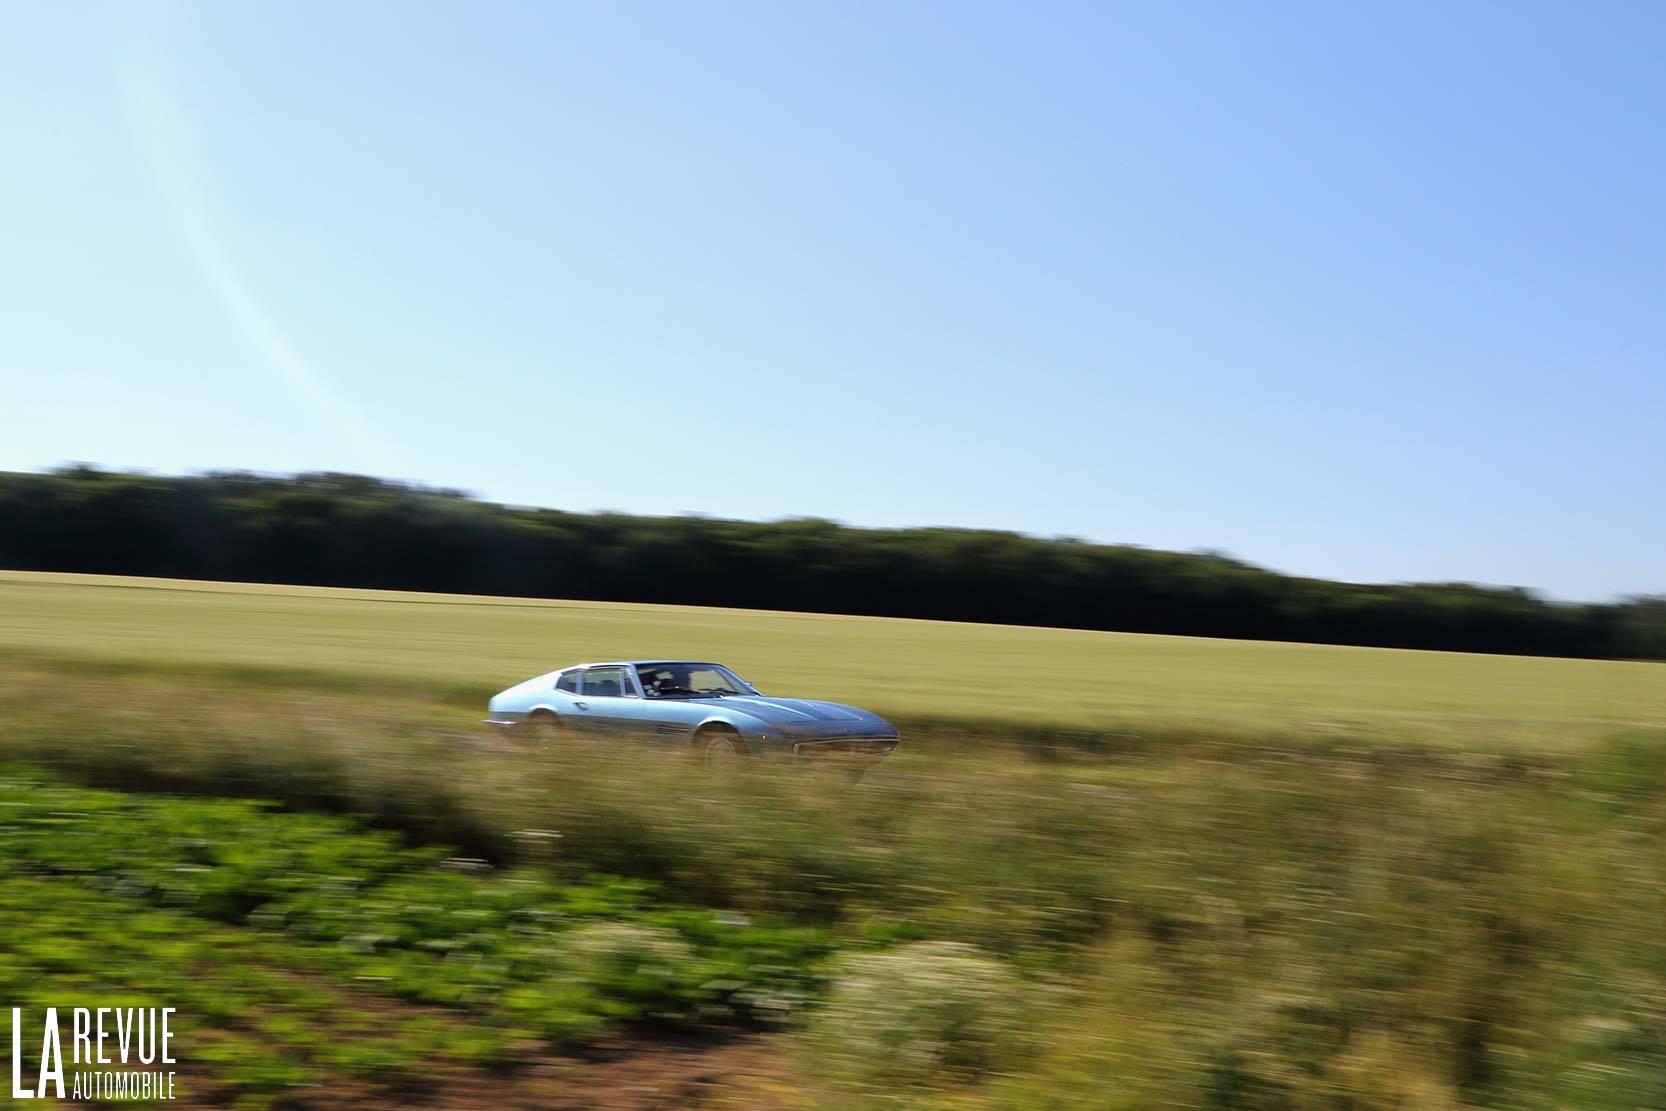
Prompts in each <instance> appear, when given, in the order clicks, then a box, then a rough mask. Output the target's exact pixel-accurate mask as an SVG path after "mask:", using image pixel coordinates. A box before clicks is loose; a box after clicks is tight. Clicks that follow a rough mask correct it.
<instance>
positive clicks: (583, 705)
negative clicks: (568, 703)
mask: <svg viewBox="0 0 1666 1111" xmlns="http://www.w3.org/2000/svg"><path fill="white" fill-rule="evenodd" d="M573 705H574V706H577V707H578V708H579V709H581V710H588V709H589V708H590V703H588V702H575V703H573Z"/></svg>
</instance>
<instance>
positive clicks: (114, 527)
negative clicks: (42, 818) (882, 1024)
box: [0, 467, 1666, 659]
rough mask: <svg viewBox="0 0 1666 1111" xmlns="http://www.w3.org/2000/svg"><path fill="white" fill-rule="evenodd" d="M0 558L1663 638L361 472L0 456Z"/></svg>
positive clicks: (1070, 620)
mask: <svg viewBox="0 0 1666 1111" xmlns="http://www.w3.org/2000/svg"><path fill="white" fill-rule="evenodd" d="M0 566H5V567H12V568H18V569H26V570H36V571H68V572H77V571H78V572H91V573H97V574H120V575H159V576H168V577H175V578H190V579H204V580H222V581H228V582H272V583H306V584H311V585H318V586H349V587H374V588H380V589H395V590H419V591H448V592H452V593H463V594H490V595H502V596H510V597H514V596H520V597H529V598H583V599H592V600H612V601H631V602H652V603H678V604H685V605H702V606H745V607H747V608H750V609H776V610H787V611H813V612H822V613H849V614H857V613H859V614H873V615H881V616H889V617H918V618H933V619H939V620H949V621H976V622H991V623H999V624H1008V625H1034V626H1048V627H1057V628H1072V629H1101V630H1117V631H1122V632H1138V633H1165V634H1179V635H1184V636H1213V637H1233V638H1243V639H1253V640H1276V641H1295V642H1305V643H1334V644H1360V645H1374V646H1379V647H1389V648H1431V649H1443V650H1448V651H1466V652H1493V653H1503V654H1510V655H1535V656H1574V657H1589V658H1625V659H1638V658H1654V659H1662V658H1666V600H1663V599H1652V600H1651V599H1634V600H1632V601H1629V602H1626V603H1616V604H1608V605H1566V604H1559V603H1553V602H1548V601H1546V600H1544V599H1541V598H1538V597H1535V596H1534V595H1532V594H1530V593H1529V592H1527V591H1525V590H1520V589H1496V588H1488V587H1480V586H1473V585H1468V584H1463V583H1422V584H1400V585H1360V584H1352V583H1338V582H1327V581H1324V580H1320V579H1304V578H1296V577H1293V576H1289V575H1281V574H1277V573H1275V572H1272V571H1267V570H1264V569H1262V568H1259V567H1253V566H1251V565H1249V564H1246V563H1242V562H1240V561H1238V560H1235V559H1231V558H1229V557H1226V556H1222V555H1214V554H1208V553H1186V554H1182V553H1176V552H1158V551H1150V550H1147V549H1143V548H1138V547H1132V546H1127V545H1121V546H1112V545H1099V544H1088V543H1083V542H1080V541H1074V540H1059V539H1054V540H1045V539H1038V538H1034V537H1026V536H1020V535H1017V534H1015V533H1010V532H994V531H975V530H968V529H945V528H936V529H903V530H883V529H852V528H845V527H842V526H839V525H836V524H833V523H832V522H829V521H819V520H795V521H778V522H773V523H762V524H760V523H749V522H744V521H721V520H709V519H705V518H697V517H677V518H653V517H630V516H624V515H621V514H613V513H601V514H579V513H563V512H559V511H556V510H547V509H521V508H512V507H507V506H501V505H493V504H489V503H485V502H479V501H474V500H472V499H470V498H468V497H466V496H464V495H463V494H461V493H459V492H457V491H452V490H427V489H420V488H414V487H408V486H402V485H399V484H397V483H390V482H384V481H381V480H378V479H374V478H366V477H363V476H359V475H342V474H313V475H297V476H294V477H289V478H274V477H263V476H258V475H250V474H214V475H206V476H201V477H195V478H165V477H157V476H150V475H136V474H113V473H106V472H101V471H98V470H94V469H91V468H86V467H71V468H66V469H63V470H60V471H57V472H54V473H52V474H47V475H27V474H3V473H0Z"/></svg>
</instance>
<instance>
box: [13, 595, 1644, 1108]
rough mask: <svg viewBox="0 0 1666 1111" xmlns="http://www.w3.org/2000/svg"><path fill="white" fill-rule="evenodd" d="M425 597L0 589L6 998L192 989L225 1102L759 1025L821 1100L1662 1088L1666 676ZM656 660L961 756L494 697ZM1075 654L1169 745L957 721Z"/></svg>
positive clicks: (1514, 1096)
mask: <svg viewBox="0 0 1666 1111" xmlns="http://www.w3.org/2000/svg"><path fill="white" fill-rule="evenodd" d="M396 599H404V600H396ZM427 602H428V603H431V604H425V603H424V602H423V601H422V600H420V599H413V598H411V597H410V596H397V595H396V596H386V595H374V594H365V595H357V594H354V593H353V592H345V593H343V592H328V591H324V592H320V591H308V590H291V589H287V588H259V589H242V588H235V587H233V588H222V587H213V586H204V587H202V588H200V589H199V588H197V587H192V588H190V589H182V588H180V586H179V585H178V584H172V585H160V586H155V585H137V586H116V585H110V584H108V583H103V582H101V581H98V580H93V581H60V580H59V579H58V578H56V577H44V578H43V577H40V576H26V577H18V576H6V577H5V580H4V581H3V582H0V645H3V646H4V649H5V651H4V652H3V653H0V766H3V768H0V994H4V995H6V996H8V997H10V998H12V999H13V1000H14V1001H16V1003H15V1004H14V1005H25V1004H27V1005H33V1004H35V1003H45V1002H50V1001H52V1000H56V999H63V998H65V997H71V998H82V997H86V996H97V997H99V1001H102V999H103V998H106V997H108V998H113V999H119V1000H132V1001H133V1003H134V1005H177V1006H179V1007H180V1015H181V1023H180V1025H181V1027H182V1028H186V1029H190V1030H191V1033H190V1035H189V1039H190V1040H188V1041H186V1042H182V1043H181V1048H182V1053H181V1055H180V1056H181V1064H180V1066H179V1068H180V1071H181V1074H182V1077H183V1078H185V1079H186V1080H187V1081H188V1082H189V1083H190V1084H191V1085H192V1088H191V1089H190V1090H191V1091H192V1092H193V1094H194V1096H195V1097H197V1098H199V1099H201V1100H204V1101H207V1102H230V1101H241V1102H244V1103H250V1104H261V1103H266V1102H271V1101H277V1102H279V1103H282V1102H284V1101H294V1100H297V1099H300V1098H303V1097H304V1096H305V1094H306V1093H307V1092H308V1091H309V1090H317V1086H318V1085H320V1084H322V1083H341V1082H351V1083H355V1084H361V1085H368V1086H370V1088H371V1089H373V1090H382V1091H387V1092H398V1091H405V1090H408V1089H409V1086H410V1085H411V1084H412V1083H414V1082H418V1081H420V1080H421V1078H423V1077H425V1076H432V1075H436V1074H442V1075H443V1074H448V1073H455V1072H457V1071H459V1070H463V1071H467V1070H480V1069H498V1070H504V1069H514V1068H517V1067H518V1066H519V1065H520V1064H521V1063H523V1062H526V1061H528V1060H535V1059H537V1058H538V1057H539V1055H541V1054H547V1053H550V1052H552V1051H554V1050H556V1049H559V1048H561V1047H567V1046H572V1045H576V1044H581V1043H584V1042H586V1041H588V1040H589V1039H593V1038H595V1037H597V1036H600V1035H601V1034H603V1033H606V1032H608V1031H615V1032H617V1031H621V1030H624V1031H633V1030H640V1029H643V1028H645V1027H665V1026H680V1027H689V1026H698V1027H701V1028H707V1027H710V1026H713V1025H716V1026H718V1027H720V1028H733V1027H742V1026H749V1027H757V1026H760V1025H761V1026H765V1027H768V1028H772V1029H779V1030H780V1031H781V1033H780V1035H779V1037H780V1041H781V1044H782V1045H784V1046H788V1047H790V1055H791V1059H792V1061H794V1062H795V1064H794V1066H793V1071H792V1073H791V1076H792V1080H793V1083H794V1085H795V1086H796V1087H797V1088H798V1089H799V1093H798V1096H796V1097H795V1099H796V1100H797V1102H798V1103H799V1104H811V1103H813V1104H817V1105H821V1106H825V1107H829V1108H867V1107H875V1108H877V1107H885V1108H920V1109H926V1108H931V1109H940V1111H950V1109H953V1111H985V1109H987V1111H995V1109H1001V1111H1007V1109H1014V1111H1031V1109H1033V1111H1042V1109H1054V1108H1060V1107H1070V1108H1073V1109H1077V1108H1081V1109H1088V1111H1092V1109H1104V1111H1112V1109H1124V1108H1127V1109H1132V1108H1142V1107H1152V1106H1162V1107H1174V1108H1197V1109H1200V1111H1202V1109H1234V1111H1298V1109H1307V1108H1313V1109H1331V1108H1336V1109H1341V1108H1351V1109H1374V1108H1383V1109H1387V1108H1409V1107H1415V1108H1436V1109H1440V1108H1453V1109H1456V1108H1468V1107H1497V1108H1512V1109H1516V1108H1544V1109H1545V1111H1551V1109H1554V1108H1565V1107H1580V1108H1582V1109H1588V1111H1622V1109H1623V1111H1635V1109H1637V1108H1647V1107H1660V1106H1666V931H1662V930H1661V929H1660V923H1661V922H1662V921H1666V854H1662V853H1661V852H1660V846H1661V844H1663V843H1666V730H1662V729H1660V728H1649V727H1648V726H1649V725H1651V724H1653V725H1656V726H1658V725H1659V723H1660V700H1661V691H1660V689H1659V683H1660V681H1661V677H1662V676H1663V675H1666V668H1661V667H1660V666H1659V665H1625V664H1600V663H1584V662H1564V661H1547V660H1520V659H1502V658H1494V657H1467V656H1435V655H1433V654H1424V653H1392V652H1370V651H1363V650H1351V649H1326V648H1309V647H1303V646H1280V645H1271V646H1267V645H1259V646H1258V645H1239V644H1224V643H1221V642H1208V641H1180V640H1171V639H1168V638H1124V637H1114V636H1106V635H1104V634H1056V633H1051V632H1047V631H1044V630H1010V629H994V628H983V627H973V626H959V625H936V624H930V623H917V622H887V621H866V620H861V619H841V618H819V617H818V618H805V617H796V616H794V615H772V614H762V615H748V614H736V613H725V612H713V611H698V610H674V609H665V610H661V609H653V608H646V607H606V606H588V605H580V606H568V605H566V604H548V605H544V604H530V605H524V606H523V605H520V604H517V603H513V602H503V601H498V600H458V599H428V600H427ZM650 642H652V643H650ZM584 645H595V646H594V647H584ZM1136 648H1137V649H1138V650H1136ZM789 649H790V650H789ZM1165 652H1166V653H1168V654H1167V655H1165ZM683 653H686V654H689V655H712V656H718V657H720V658H723V659H725V660H727V661H729V662H731V663H733V664H734V665H735V666H737V667H738V668H739V669H740V670H741V671H742V673H743V674H747V675H748V676H749V677H751V678H753V679H755V680H756V681H758V682H759V683H760V684H762V685H764V686H766V688H768V689H775V688H777V687H779V688H780V689H783V690H788V691H795V692H799V693H811V694H825V695H833V696H840V697H848V698H851V699H852V700H854V701H858V702H864V703H868V704H871V705H873V706H874V707H875V708H878V709H883V710H886V711H888V712H890V713H892V714H895V715H896V716H898V717H901V718H909V717H911V716H912V717H913V718H914V719H917V720H922V721H924V720H937V721H938V722H940V723H941V722H946V721H950V720H952V719H954V718H955V717H956V716H957V715H964V716H965V719H966V720H969V721H974V722H975V723H976V725H977V729H978V730H979V731H981V733H980V738H979V739H980V743H977V744H975V745H974V744H972V743H971V740H972V738H971V735H970V734H967V735H965V736H964V737H963V736H962V735H961V734H957V733H955V732H954V731H953V726H951V725H946V724H940V725H939V727H938V729H937V731H936V732H934V733H933V734H932V735H931V736H930V737H929V738H928V739H927V740H926V741H924V742H923V743H916V744H912V745H909V746H906V747H905V748H904V749H903V750H902V751H901V752H900V753H899V756H898V758H897V759H896V760H895V762H894V763H890V762H888V763H889V766H888V767H887V768H886V769H885V770H883V771H881V772H880V773H876V774H875V775H873V776H871V777H870V780H869V782H866V783H864V784H862V785H859V786H852V785H848V784H844V783H842V782H836V781H830V780H828V779H826V778H824V777H819V776H815V775H810V774H805V773H803V772H801V771H795V770H793V769H773V770H769V769H765V770H760V771H759V772H758V773H757V774H753V775H749V776H745V777H742V778H740V779H738V780H732V781H730V780H720V779H711V778H706V777H702V776H698V775H691V774H690V771H689V769H688V767H687V766H686V765H685V763H684V762H682V761H680V760H676V759H652V758H649V757H648V756H647V755H646V754H645V753H644V752H642V751H641V750H636V749H610V748H607V747H584V746H576V747H565V748H555V749H540V750H528V749H522V748H517V747H515V746H513V745H510V744H506V743H505V742H503V741H501V740H499V739H496V738H491V737H487V736H485V735H483V734H481V733H480V732H479V731H478V729H476V728H475V726H474V724H473V719H474V717H476V716H477V713H476V710H475V701H474V700H476V699H477V695H478V693H480V692H483V691H485V690H488V689H494V688H495V687H496V686H497V685H499V684H500V683H505V682H507V681H508V680H509V679H512V678H515V677H516V676H518V675H521V674H525V673H530V672H532V671H535V670H538V669H539V668H540V667H547V666H551V665H553V664H554V663H556V662H559V661H561V660H562V659H565V658H578V657H581V656H593V657H601V656H627V655H638V654H645V655H654V654H683ZM951 660H952V661H958V662H959V666H958V668H955V667H948V664H949V662H950V661H951ZM1083 660H1091V661H1093V668H1090V669H1089V670H1093V671H1094V673H1095V674H1100V675H1102V676H1103V678H1102V679H1101V681H1099V682H1098V683H1097V684H1088V683H1086V681H1085V680H1084V683H1083V685H1082V687H1081V689H1080V691H1074V692H1073V693H1068V694H1065V695H1061V696H1059V698H1058V700H1057V703H1056V705H1057V706H1058V707H1059V710H1058V712H1059V713H1060V714H1061V715H1065V716H1062V717H1061V718H1060V721H1061V722H1063V723H1065V724H1064V725H1063V727H1064V728H1074V729H1080V730H1106V729H1110V728H1113V727H1116V726H1121V725H1126V724H1128V723H1140V727H1141V728H1145V729H1150V730H1153V731H1154V732H1161V733H1162V734H1163V735H1164V736H1166V737H1167V738H1169V740H1168V741H1167V742H1166V743H1161V744H1142V745H1130V746H1125V747H1123V748H1120V749H1117V750H1115V751H1114V753H1113V754H1112V755H1111V756H1108V757H1107V756H1106V755H1103V754H1095V753H1093V752H1090V751H1089V750H1088V747H1086V746H1084V747H1079V748H1062V749H1050V750H1046V752H1045V755H1046V758H1045V759H1040V758H1037V755H1038V752H1040V751H1041V750H1037V749H1036V748H1035V747H1034V746H1033V745H1029V744H1014V745H1000V744H988V743H981V742H982V741H986V740H987V738H988V736H989V734H990V733H991V732H992V731H995V730H998V729H999V728H1001V726H1000V721H1001V719H1000V717H999V716H998V715H999V714H1001V713H1002V709H1001V707H1002V705H1003V703H1000V702H998V701H995V700H992V699H990V698H989V697H988V696H987V695H982V696H979V697H981V698H982V700H981V701H973V700H971V699H968V698H966V697H963V695H965V694H966V693H967V692H966V691H965V690H963V689H961V687H960V686H959V685H958V684H959V683H960V682H961V680H962V679H965V678H966V677H968V676H983V677H1003V676H1004V677H1005V678H1006V679H1007V680H1010V681H1011V682H1012V683H1013V684H1015V685H1017V686H1019V687H1023V686H1025V685H1026V684H1043V683H1045V682H1046V681H1048V679H1049V677H1051V676H1054V675H1057V674H1061V673H1062V674H1066V675H1068V674H1069V671H1068V668H1069V667H1071V666H1077V665H1080V666H1083V667H1084V668H1087V664H1086V663H1083ZM1118 660H1120V661H1122V662H1123V663H1125V664H1127V665H1128V667H1129V668H1130V669H1133V668H1136V667H1143V668H1144V669H1145V670H1143V671H1136V674H1139V675H1142V676H1146V677H1147V678H1148V681H1149V684H1150V686H1148V687H1147V686H1141V685H1140V684H1139V683H1137V682H1134V681H1132V680H1129V679H1128V678H1127V677H1126V675H1125V673H1123V672H1118V671H1117V670H1116V669H1115V668H1114V667H1112V664H1113V662H1115V661H1118ZM1141 661H1143V663H1142V662H1141ZM1315 661H1324V662H1315ZM1235 662H1236V665H1237V666H1236V667H1235V666H1234V663H1235ZM451 667H454V668H456V669H458V670H456V671H454V672H453V671H450V670H448V669H449V668H451ZM939 668H947V670H938V669H939ZM1061 668H1063V669H1065V670H1064V671H1062V672H1061V670H1060V669H1061ZM949 674H952V675H954V676H955V679H954V681H953V682H949V681H947V680H946V679H945V678H944V676H945V675H949ZM1083 674H1086V672H1084V673H1083ZM1492 682H1496V683H1497V684H1498V685H1496V686H1490V685H1489V683H1492ZM840 684H849V686H848V687H842V686H840ZM863 684H873V685H872V686H863ZM977 686H978V684H976V683H974V684H972V688H977ZM477 688H478V690H477ZM829 688H834V689H829ZM1070 689H1072V688H1069V687H1068V686H1067V690H1070ZM1211 689H1212V690H1213V691H1214V694H1215V699H1214V700H1213V701H1210V700H1209V699H1207V698H1205V697H1204V696H1203V695H1202V694H1199V695H1198V698H1199V702H1200V704H1201V705H1202V706H1203V707H1204V708H1205V709H1202V710H1200V709H1199V708H1198V706H1194V705H1190V704H1188V705H1186V706H1185V707H1184V708H1176V707H1174V706H1166V705H1163V704H1162V703H1161V701H1160V699H1158V697H1157V695H1156V694H1154V693H1153V691H1166V692H1168V695H1169V697H1172V698H1175V699H1183V698H1184V697H1185V696H1184V695H1183V694H1182V693H1181V692H1185V691H1199V692H1201V691H1207V690H1211ZM864 692H868V693H866V694H865V693H864ZM910 692H912V693H910ZM1222 692H1231V693H1230V697H1227V696H1226V695H1224V694H1223V693H1222ZM870 695H871V697H870ZM1078 695H1079V696H1080V697H1078ZM1518 695H1519V699H1520V703H1519V704H1518V702H1517V697H1518ZM887 698H889V699H890V701H887V700H886V699H887ZM1095 700H1097V701H1095ZM969 702H970V705H968V703H969ZM1365 706H1372V707H1375V708H1376V712H1375V713H1367V712H1365V711H1364V710H1363V709H1361V707H1365ZM1084 707H1086V708H1084ZM1235 707H1242V708H1243V712H1244V717H1243V718H1241V719H1239V718H1234V717H1233V716H1232V715H1233V714H1234V713H1235V712H1236V711H1235V709H1234V708H1235ZM1348 707H1352V710H1351V711H1349V713H1354V714H1357V715H1358V716H1357V717H1349V716H1348V713H1344V710H1345V709H1346V708H1348ZM1007 712H1009V713H1010V710H1008V711H1007ZM1070 714H1074V715H1076V716H1074V717H1071V716H1069V715H1070ZM1319 714H1323V715H1325V718H1324V720H1332V721H1335V722H1337V723H1340V725H1341V726H1346V728H1341V727H1339V728H1338V729H1336V730H1327V731H1318V730H1315V729H1312V728H1310V726H1311V723H1312V721H1314V720H1320V719H1319V718H1317V717H1310V715H1319ZM1008 720H1010V719H1008ZM1212 722H1213V723H1216V724H1213V725H1212V724H1211V723H1212ZM1503 722H1509V723H1514V724H1501V723H1503ZM1632 722H1636V723H1641V727H1638V726H1630V725H1627V724H1626V723H1632ZM1466 723H1467V724H1466ZM325 1105H327V1099H326V1102H325Z"/></svg>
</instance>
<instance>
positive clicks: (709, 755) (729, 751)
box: [694, 729, 751, 774]
mask: <svg viewBox="0 0 1666 1111" xmlns="http://www.w3.org/2000/svg"><path fill="white" fill-rule="evenodd" d="M694 755H695V758H696V759H698V760H699V761H700V766H701V767H703V768H705V769H706V770H707V771H709V772H716V773H719V774H728V773H729V772H733V771H736V770H738V769H739V768H740V767H741V764H742V762H743V761H745V760H746V758H747V757H748V756H750V755H751V752H750V751H749V750H748V749H747V747H746V742H745V741H743V740H741V739H740V735H739V734H736V733H731V732H729V731H728V730H727V729H707V730H703V731H702V732H701V733H700V734H699V735H698V736H696V737H695V738H694Z"/></svg>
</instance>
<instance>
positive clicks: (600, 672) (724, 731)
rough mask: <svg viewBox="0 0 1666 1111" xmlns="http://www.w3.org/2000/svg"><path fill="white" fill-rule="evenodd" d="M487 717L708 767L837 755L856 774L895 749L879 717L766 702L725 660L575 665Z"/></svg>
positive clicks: (518, 689)
mask: <svg viewBox="0 0 1666 1111" xmlns="http://www.w3.org/2000/svg"><path fill="white" fill-rule="evenodd" d="M488 712H489V714H490V716H489V717H487V719H486V721H487V723H488V724H490V725H495V726H498V727H499V728H503V729H508V730H513V731H514V732H515V733H516V734H518V735H521V736H526V737H529V738H533V739H539V740H557V739H560V738H563V737H574V738H590V739H595V740H616V739H617V740H623V739H630V738H640V739H644V740H649V741H654V742H658V743H660V744H664V745H676V746H681V747H683V748H687V749H689V750H691V751H692V752H693V753H694V754H695V756H696V757H698V758H699V759H700V760H701V761H702V762H704V763H705V764H706V765H707V766H708V767H711V766H717V765H721V764H726V763H730V762H733V761H736V760H740V759H744V758H746V757H753V756H760V757H762V756H785V757H797V758H800V759H818V758H833V759H838V760H840V761H841V762H848V763H849V765H850V766H851V767H852V768H854V769H858V770H859V769H861V768H864V767H866V766H867V765H869V764H872V763H875V762H877V761H879V760H882V759H884V758H885V757H886V756H889V755H890V754H891V750H892V749H894V748H896V747H897V739H898V738H897V728H896V726H894V725H892V724H891V723H890V722H888V721H886V720H885V719H884V718H882V717H880V716H879V715H878V714H871V713H869V712H868V711H866V710H858V709H857V708H856V707H854V706H841V705H839V704H838V703H836V702H812V701H810V700H809V699H805V698H766V697H764V696H763V695H762V694H759V693H758V691H757V688H755V687H753V686H752V685H751V684H750V683H748V682H746V681H745V680H743V679H741V678H740V677H739V676H737V675H736V674H735V673H734V672H732V671H730V670H729V669H728V668H726V667H724V666H723V665H722V664H714V663H703V662H699V661H694V660H624V661H620V662H616V663H591V664H578V665H576V666H573V667H565V668H562V669H561V670H559V671H552V672H550V673H549V674H547V675H540V676H538V677H537V678H535V679H528V680H527V681H526V682H524V683H517V684H515V685H514V686H512V687H510V688H509V689H508V690H505V691H500V692H499V693H498V694H496V695H494V696H493V697H492V700H491V702H490V704H489V705H488Z"/></svg>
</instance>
